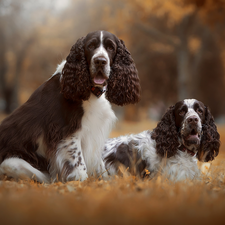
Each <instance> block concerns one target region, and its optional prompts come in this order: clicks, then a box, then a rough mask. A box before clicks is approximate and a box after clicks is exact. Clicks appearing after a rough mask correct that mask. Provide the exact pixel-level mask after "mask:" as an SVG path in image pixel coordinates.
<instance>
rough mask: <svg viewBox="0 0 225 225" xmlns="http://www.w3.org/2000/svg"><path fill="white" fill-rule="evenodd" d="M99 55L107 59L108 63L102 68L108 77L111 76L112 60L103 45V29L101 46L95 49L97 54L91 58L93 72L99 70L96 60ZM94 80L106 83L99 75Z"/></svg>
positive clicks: (98, 82)
mask: <svg viewBox="0 0 225 225" xmlns="http://www.w3.org/2000/svg"><path fill="white" fill-rule="evenodd" d="M98 57H102V58H104V59H106V64H105V65H104V67H103V68H102V69H103V72H104V75H105V76H106V77H109V75H110V60H109V56H108V52H107V51H106V49H105V48H104V45H103V31H101V32H100V46H99V47H98V48H97V49H96V50H95V54H94V55H93V57H92V59H91V65H90V72H91V74H95V73H96V72H97V68H96V66H95V63H94V60H95V59H96V58H98ZM94 81H95V83H97V84H102V83H104V81H103V78H102V77H98V76H97V77H95V78H94Z"/></svg>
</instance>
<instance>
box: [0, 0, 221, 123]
mask: <svg viewBox="0 0 225 225" xmlns="http://www.w3.org/2000/svg"><path fill="white" fill-rule="evenodd" d="M99 29H103V30H108V31H110V32H112V33H114V34H116V35H117V36H118V37H119V38H120V39H123V40H124V41H125V43H126V45H127V47H128V49H129V51H130V52H131V54H132V56H133V58H134V60H135V63H136V65H137V68H138V71H139V76H140V79H141V86H142V99H141V101H140V103H139V104H138V105H135V106H126V107H124V108H121V107H115V106H114V109H115V111H116V113H117V115H118V117H119V119H121V120H122V119H125V120H130V121H138V120H140V119H141V118H150V119H154V120H159V119H160V117H161V115H162V114H163V112H164V111H165V109H166V108H167V107H168V106H169V105H171V104H174V103H175V102H177V100H182V99H184V98H196V99H199V100H201V101H203V102H204V103H205V104H206V105H208V106H209V107H210V108H211V111H212V113H213V115H214V117H215V118H216V119H217V121H218V122H224V120H225V119H224V115H225V101H224V100H223V97H224V96H225V95H224V92H225V82H224V76H225V73H224V69H225V67H224V62H225V1H224V0H217V1H214V0H183V1H182V0H170V1H168V0H146V1H139V0H133V1H129V0H122V1H118V0H104V1H103V0H63V1H60V0H54V1H44V0H36V1H31V0H17V1H13V0H0V112H1V113H4V114H8V113H10V112H12V111H13V110H14V109H15V108H16V107H18V106H19V105H21V104H22V103H24V102H25V101H26V100H27V99H28V98H29V96H30V95H31V94H32V92H33V91H34V90H35V89H36V88H37V87H38V86H39V85H41V84H42V83H43V82H44V81H46V80H47V79H48V78H49V77H50V76H51V75H52V74H53V73H54V71H55V69H56V66H57V64H59V63H60V62H61V61H62V60H63V59H65V57H66V56H67V55H68V53H69V51H70V48H71V46H72V45H73V44H74V43H75V42H76V40H77V39H78V38H79V37H81V36H85V35H86V34H87V33H89V32H91V31H94V30H99Z"/></svg>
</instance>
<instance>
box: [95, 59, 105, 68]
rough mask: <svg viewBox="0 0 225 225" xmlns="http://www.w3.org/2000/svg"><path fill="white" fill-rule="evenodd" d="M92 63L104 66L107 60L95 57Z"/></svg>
mask: <svg viewBox="0 0 225 225" xmlns="http://www.w3.org/2000/svg"><path fill="white" fill-rule="evenodd" d="M94 63H95V65H96V66H104V65H105V64H106V63H107V61H106V59H105V58H103V57H97V58H95V59H94Z"/></svg>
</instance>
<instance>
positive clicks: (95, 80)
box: [94, 77, 105, 84]
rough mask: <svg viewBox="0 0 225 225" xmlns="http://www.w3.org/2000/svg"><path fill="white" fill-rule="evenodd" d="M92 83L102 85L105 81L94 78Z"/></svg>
mask: <svg viewBox="0 0 225 225" xmlns="http://www.w3.org/2000/svg"><path fill="white" fill-rule="evenodd" d="M94 82H95V83H96V84H103V83H104V82H105V79H104V78H98V77H95V78H94Z"/></svg>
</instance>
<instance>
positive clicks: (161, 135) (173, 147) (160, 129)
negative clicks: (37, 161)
mask: <svg viewBox="0 0 225 225" xmlns="http://www.w3.org/2000/svg"><path fill="white" fill-rule="evenodd" d="M151 137H152V139H153V140H155V141H156V152H157V154H159V155H160V156H162V157H167V158H169V157H171V156H174V155H175V154H176V153H177V149H178V147H179V142H178V131H177V127H176V125H175V118H174V106H170V107H169V109H167V111H166V113H165V114H164V116H163V117H162V119H161V121H160V122H159V123H158V124H157V127H156V128H155V129H154V130H153V131H152V134H151Z"/></svg>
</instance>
